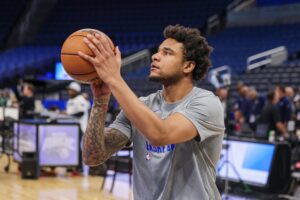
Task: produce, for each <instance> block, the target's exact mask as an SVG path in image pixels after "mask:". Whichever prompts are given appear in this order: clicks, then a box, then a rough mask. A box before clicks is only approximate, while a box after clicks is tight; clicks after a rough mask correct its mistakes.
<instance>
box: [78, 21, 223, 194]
mask: <svg viewBox="0 0 300 200" xmlns="http://www.w3.org/2000/svg"><path fill="white" fill-rule="evenodd" d="M164 36H165V38H166V39H165V40H164V41H163V42H162V43H161V45H160V46H159V49H158V52H157V53H156V54H154V55H153V56H152V64H151V70H150V75H149V79H150V80H153V81H159V82H161V83H162V85H163V89H162V90H160V91H157V92H156V93H153V94H151V95H149V96H147V97H143V98H140V99H138V98H137V97H136V96H135V94H134V93H133V92H132V91H131V90H130V88H129V87H128V85H127V84H126V83H125V81H124V79H123V78H122V77H121V75H120V67H121V54H120V51H119V49H118V48H116V50H115V52H114V51H113V50H111V48H110V47H109V44H108V41H107V40H106V38H105V37H103V36H102V35H97V34H96V35H91V34H90V35H88V36H87V38H85V39H84V40H85V42H86V44H87V45H88V46H89V47H90V49H91V50H92V51H93V52H94V55H96V56H95V57H90V56H88V55H85V54H83V53H82V52H79V55H80V56H81V57H82V58H84V59H86V60H87V61H89V62H91V63H92V64H93V65H94V66H95V69H96V70H97V73H98V75H99V77H100V79H101V80H102V81H103V82H104V84H102V85H97V84H93V85H92V91H93V95H94V105H93V107H92V110H91V116H90V119H89V124H88V128H87V131H86V134H85V135H84V149H83V160H84V161H85V163H87V164H88V165H99V164H101V163H103V162H104V161H105V160H107V159H108V158H109V157H110V156H111V155H112V154H113V153H115V152H116V151H118V150H119V149H121V148H123V147H124V146H125V145H126V144H128V143H129V142H133V153H134V154H133V155H134V158H133V160H134V161H133V170H134V171H133V174H134V175H133V182H134V183H133V193H134V199H136V200H139V199H143V200H148V199H149V200H153V199H160V200H165V199H202V200H206V199H220V194H219V192H218V189H217V187H216V185H215V178H216V165H217V162H218V160H219V157H220V151H221V147H222V138H223V133H224V117H223V110H222V105H221V103H220V101H219V98H218V97H216V96H215V95H214V94H213V93H212V92H209V91H206V90H204V89H200V88H196V87H194V86H193V82H194V81H195V80H199V79H201V78H202V77H203V76H204V75H205V74H206V72H207V69H208V68H209V66H210V60H209V54H210V52H211V48H210V47H209V46H208V44H207V42H206V40H205V38H204V37H202V36H201V35H200V32H199V31H198V30H197V29H190V28H186V27H183V26H179V25H176V26H168V27H166V28H165V30H164ZM110 93H112V94H113V95H114V97H115V98H116V99H117V101H118V103H119V104H120V105H121V107H122V109H123V110H122V112H121V113H120V114H119V115H118V117H117V119H116V120H115V122H114V123H113V124H112V125H111V126H110V127H109V128H108V129H104V119H105V113H106V111H107V104H108V100H109V97H110Z"/></svg>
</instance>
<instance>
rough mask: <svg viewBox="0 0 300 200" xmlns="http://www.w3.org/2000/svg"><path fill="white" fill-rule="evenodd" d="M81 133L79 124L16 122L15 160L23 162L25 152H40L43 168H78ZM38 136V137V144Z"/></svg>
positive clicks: (40, 161) (40, 162)
mask: <svg viewBox="0 0 300 200" xmlns="http://www.w3.org/2000/svg"><path fill="white" fill-rule="evenodd" d="M18 133H19V134H18ZM79 133H80V129H79V125H78V124H43V123H41V124H39V123H32V124H30V123H22V122H19V123H18V122H16V123H14V155H13V157H14V160H16V161H17V162H22V153H23V152H36V151H37V150H38V151H39V164H40V166H41V167H48V166H78V164H79V136H80V135H79ZM36 136H38V143H37V138H36ZM37 145H38V147H39V148H38V149H37V148H36V146H37Z"/></svg>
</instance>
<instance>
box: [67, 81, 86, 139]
mask: <svg viewBox="0 0 300 200" xmlns="http://www.w3.org/2000/svg"><path fill="white" fill-rule="evenodd" d="M80 92H81V86H80V85H79V84H78V83H76V82H72V83H70V85H69V86H68V95H69V100H68V101H67V107H66V113H67V114H68V115H71V116H73V117H75V118H77V119H78V122H79V124H80V128H81V131H82V132H83V133H84V132H85V129H86V127H87V123H88V111H89V109H90V103H89V101H87V100H86V99H85V98H84V97H83V96H82V95H81V94H80Z"/></svg>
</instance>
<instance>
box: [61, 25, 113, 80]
mask: <svg viewBox="0 0 300 200" xmlns="http://www.w3.org/2000/svg"><path fill="white" fill-rule="evenodd" d="M88 33H90V34H95V33H98V34H101V35H104V36H105V37H106V38H107V40H108V41H109V44H110V47H111V49H112V50H114V49H115V47H114V44H113V42H112V41H111V39H110V38H109V37H108V36H107V35H106V34H105V33H103V32H101V31H99V30H96V29H81V30H78V31H76V32H74V33H72V34H71V35H70V36H69V37H68V38H67V39H66V40H65V42H64V44H63V46H62V48H61V54H60V58H61V62H62V65H63V67H64V69H65V71H66V72H67V73H68V74H69V75H70V76H71V77H72V78H73V79H75V80H77V81H79V82H81V83H88V84H90V83H92V82H95V81H101V80H100V78H99V77H98V74H97V72H96V70H95V68H94V66H93V65H92V64H90V63H89V62H87V61H86V60H84V59H82V58H81V57H80V56H79V55H78V51H81V52H83V53H85V54H87V55H89V56H92V57H94V56H95V55H94V53H93V52H92V51H91V50H90V48H89V47H88V46H87V45H86V44H85V43H84V41H83V39H84V37H86V36H87V34H88Z"/></svg>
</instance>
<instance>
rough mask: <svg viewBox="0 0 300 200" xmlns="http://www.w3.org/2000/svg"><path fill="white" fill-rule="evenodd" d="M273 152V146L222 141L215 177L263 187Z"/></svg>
mask: <svg viewBox="0 0 300 200" xmlns="http://www.w3.org/2000/svg"><path fill="white" fill-rule="evenodd" d="M274 152H275V144H269V143H254V142H247V141H235V140H224V141H223V149H222V151H221V158H220V160H219V163H218V165H217V176H218V177H221V178H223V179H229V180H231V181H234V182H239V181H240V180H242V181H243V182H244V183H247V184H249V185H254V186H259V187H265V186H267V184H268V180H269V176H270V171H271V166H272V162H273V158H274Z"/></svg>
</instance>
